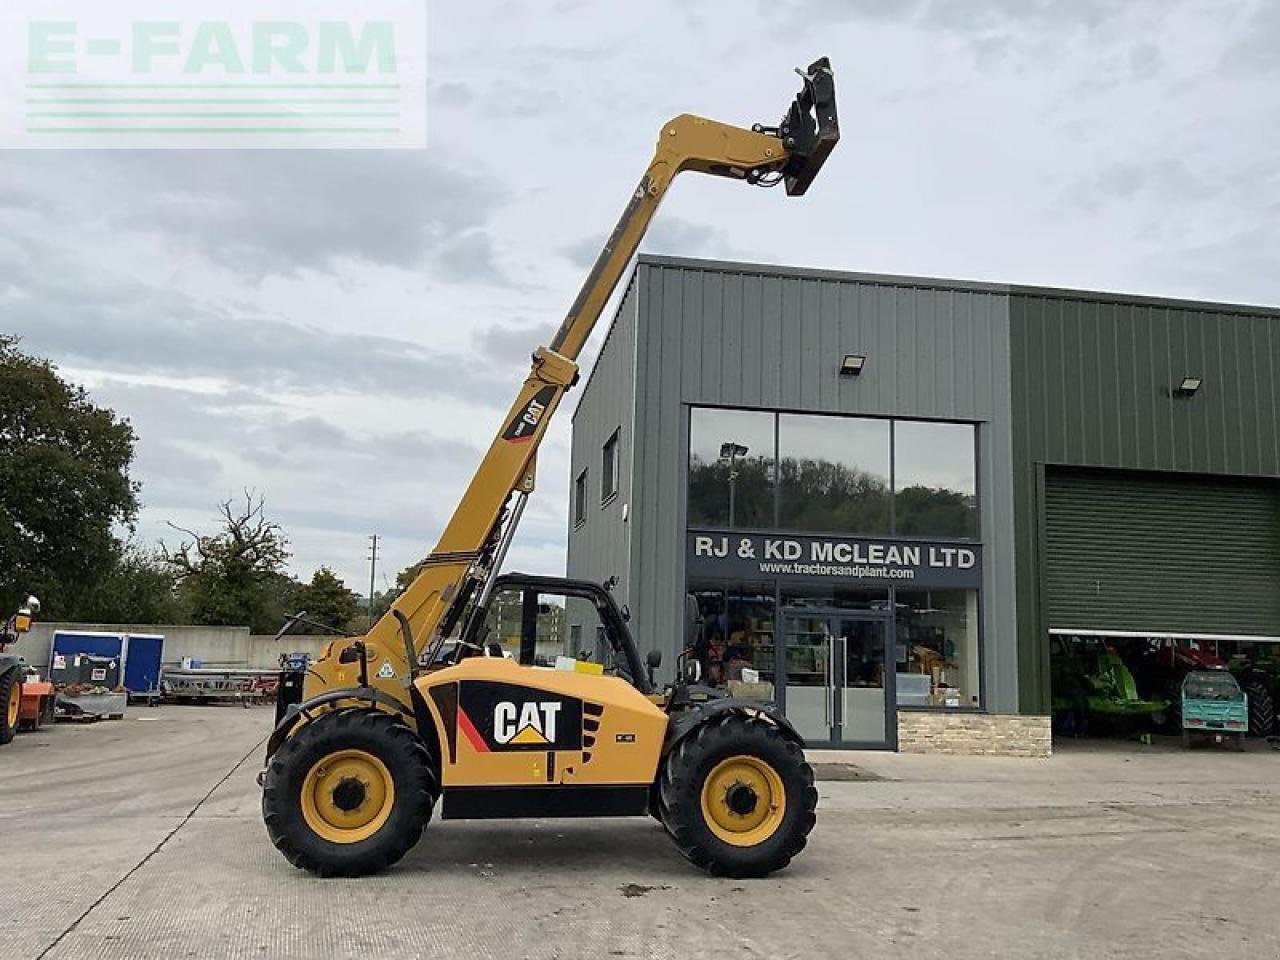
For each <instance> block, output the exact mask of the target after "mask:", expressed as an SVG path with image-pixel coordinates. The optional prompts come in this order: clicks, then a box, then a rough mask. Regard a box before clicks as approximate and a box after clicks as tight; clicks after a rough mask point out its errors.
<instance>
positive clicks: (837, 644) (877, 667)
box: [777, 611, 892, 747]
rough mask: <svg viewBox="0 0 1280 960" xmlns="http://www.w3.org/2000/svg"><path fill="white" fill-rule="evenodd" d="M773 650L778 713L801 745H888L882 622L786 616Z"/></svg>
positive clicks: (805, 614)
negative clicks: (780, 704)
mask: <svg viewBox="0 0 1280 960" xmlns="http://www.w3.org/2000/svg"><path fill="white" fill-rule="evenodd" d="M783 629H784V635H783V643H782V644H780V645H779V647H778V655H779V658H780V662H779V663H778V665H777V668H778V676H780V677H782V678H783V684H782V686H783V691H782V692H783V698H782V700H783V709H784V710H785V711H786V715H787V719H789V720H790V721H791V722H792V723H793V724H795V726H796V729H797V730H799V731H800V735H801V736H803V737H804V738H805V740H807V741H809V742H811V743H814V744H819V743H828V744H833V745H846V744H849V745H853V744H857V745H859V746H868V747H875V746H885V745H886V744H887V743H888V742H889V732H890V729H891V728H890V725H889V712H888V708H889V704H890V703H892V697H891V696H889V695H887V694H890V693H891V691H887V690H886V686H885V685H886V682H891V681H888V671H887V670H886V669H885V646H886V643H885V641H886V634H887V631H888V622H887V620H885V619H884V618H883V617H876V616H868V615H852V616H851V615H848V614H833V613H827V612H816V611H815V612H808V611H805V612H798V611H788V612H786V613H785V614H784V615H783Z"/></svg>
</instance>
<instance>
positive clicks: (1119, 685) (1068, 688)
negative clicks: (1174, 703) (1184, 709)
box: [1051, 638, 1169, 736]
mask: <svg viewBox="0 0 1280 960" xmlns="http://www.w3.org/2000/svg"><path fill="white" fill-rule="evenodd" d="M1051 666H1052V671H1053V692H1054V693H1053V721H1054V726H1055V727H1056V728H1057V729H1058V731H1059V732H1060V733H1064V734H1068V735H1071V736H1084V735H1085V734H1087V733H1089V732H1090V731H1091V730H1092V731H1093V732H1098V729H1099V728H1112V729H1114V728H1117V727H1123V726H1126V725H1127V726H1134V725H1138V724H1141V725H1143V726H1144V727H1149V726H1150V725H1151V724H1159V723H1160V722H1161V721H1162V720H1163V718H1164V715H1165V714H1166V712H1167V710H1168V707H1169V703H1168V701H1167V700H1162V699H1146V698H1144V697H1142V696H1141V695H1139V693H1138V685H1137V684H1136V683H1135V682H1134V679H1133V674H1132V673H1131V672H1130V671H1129V668H1128V666H1126V665H1125V662H1124V660H1123V659H1121V657H1120V654H1119V653H1117V652H1116V649H1115V647H1112V646H1110V645H1108V644H1104V643H1101V642H1099V641H1097V640H1086V641H1080V640H1078V639H1074V638H1071V639H1068V638H1055V640H1054V646H1053V657H1052V661H1051Z"/></svg>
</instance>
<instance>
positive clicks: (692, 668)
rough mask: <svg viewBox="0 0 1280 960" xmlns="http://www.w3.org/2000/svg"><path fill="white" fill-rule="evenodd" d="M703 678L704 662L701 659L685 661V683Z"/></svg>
mask: <svg viewBox="0 0 1280 960" xmlns="http://www.w3.org/2000/svg"><path fill="white" fill-rule="evenodd" d="M701 679H702V662H701V661H699V660H686V661H685V663H684V680H685V683H697V682H698V681H699V680H701Z"/></svg>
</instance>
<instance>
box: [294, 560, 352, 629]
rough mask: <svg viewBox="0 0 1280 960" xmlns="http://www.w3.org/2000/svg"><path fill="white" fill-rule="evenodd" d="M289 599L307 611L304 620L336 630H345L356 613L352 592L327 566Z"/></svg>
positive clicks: (300, 608)
mask: <svg viewBox="0 0 1280 960" xmlns="http://www.w3.org/2000/svg"><path fill="white" fill-rule="evenodd" d="M293 602H294V605H295V606H296V607H297V608H298V609H299V610H305V611H306V612H307V619H308V620H314V621H316V622H317V623H323V624H324V625H325V626H329V627H334V628H335V629H338V630H346V629H347V628H348V627H349V626H351V624H352V622H353V621H354V620H355V619H356V617H357V615H358V614H359V613H360V606H359V604H358V603H357V600H356V595H355V593H354V592H352V591H351V590H348V589H347V585H346V584H345V583H343V582H342V578H341V577H339V576H338V575H337V574H336V573H334V572H333V571H332V570H330V569H329V568H328V567H321V568H320V569H319V570H317V571H316V572H315V573H314V574H313V575H312V577H311V582H310V583H309V584H307V585H306V586H304V587H301V588H299V590H298V592H297V593H296V594H295V595H294V598H293Z"/></svg>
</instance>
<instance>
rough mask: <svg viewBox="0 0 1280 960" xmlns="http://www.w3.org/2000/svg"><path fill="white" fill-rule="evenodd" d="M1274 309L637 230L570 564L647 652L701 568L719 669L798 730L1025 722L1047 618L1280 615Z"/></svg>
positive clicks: (1265, 628) (681, 633) (1081, 632)
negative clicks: (645, 250) (852, 269)
mask: <svg viewBox="0 0 1280 960" xmlns="http://www.w3.org/2000/svg"><path fill="white" fill-rule="evenodd" d="M1277 318H1280V312H1278V311H1275V310H1269V309H1262V308H1254V307H1237V306H1224V305H1220V304H1203V303H1189V302H1182V301H1172V300H1162V299H1153V298H1147V297H1127V296H1120V295H1113V294H1098V293H1085V292H1079V291H1066V290H1046V289H1038V288H1027V287H1014V286H1003V285H995V284H985V283H969V282H960V281H951V280H932V279H923V278H915V277H894V276H873V275H867V274H858V273H843V272H831V271H816V270H802V269H792V268H785V267H774V266H761V265H752V264H735V263H720V262H708V261H698V260H687V259H676V258H670V257H654V256H642V257H640V259H639V262H638V264H637V266H636V269H635V271H634V273H633V275H632V277H631V278H630V283H629V286H628V288H627V290H626V293H625V296H624V299H623V300H622V302H621V305H620V307H619V309H618V312H617V314H616V316H615V317H614V319H613V323H612V326H611V329H610V330H609V333H608V336H607V339H606V341H605V343H604V346H603V348H602V351H601V354H600V357H599V359H598V361H597V363H596V366H595V368H594V370H593V371H592V373H591V375H590V377H589V379H588V380H587V383H586V385H585V387H584V388H583V390H582V394H581V398H580V400H579V403H578V407H577V410H576V412H575V413H574V419H573V453H572V481H573V497H574V502H573V504H572V507H571V511H570V522H569V574H570V575H571V576H574V577H585V578H592V579H598V580H599V579H605V578H607V577H611V576H612V577H616V578H617V580H618V586H617V588H616V590H617V593H618V595H619V598H620V600H622V601H624V602H626V603H628V604H629V606H630V608H631V611H632V616H633V619H632V625H633V628H634V630H635V632H636V635H637V641H638V643H640V645H641V646H642V648H658V649H661V650H663V652H664V657H665V669H666V671H667V673H668V675H669V674H670V670H671V668H672V666H671V665H672V664H673V662H674V660H675V657H676V655H677V653H678V652H679V650H680V648H681V647H682V646H683V644H684V640H685V636H686V632H685V620H686V597H687V596H688V595H690V594H692V595H694V596H695V597H697V598H698V601H699V604H700V605H701V609H702V627H701V630H702V633H701V635H700V637H699V638H698V640H697V647H698V649H697V650H696V651H695V654H694V656H696V657H697V658H698V659H699V660H700V661H701V662H702V663H703V666H704V668H705V670H706V671H708V672H709V673H710V674H711V677H710V679H712V680H713V681H714V682H719V683H723V684H726V685H729V686H731V687H734V688H737V689H739V690H740V691H742V692H746V693H748V694H754V695H759V696H768V697H770V698H771V699H774V700H776V701H778V702H779V704H780V705H781V706H782V707H783V708H784V709H785V710H787V712H788V716H790V717H792V719H793V720H795V721H796V722H797V723H799V724H800V725H801V726H802V731H803V732H805V733H806V736H807V737H808V738H809V739H810V740H811V741H813V742H817V743H830V744H832V745H841V744H856V745H863V746H887V747H893V746H896V745H899V744H900V742H901V741H902V739H903V737H904V736H908V733H909V734H910V736H915V735H916V733H918V731H919V729H921V725H922V724H924V725H927V724H928V723H930V722H932V721H931V720H930V718H931V717H935V716H938V715H943V714H945V715H946V716H947V717H948V718H951V719H949V720H948V723H949V724H951V725H952V726H955V725H957V724H958V725H959V726H960V727H961V728H963V727H965V726H966V724H967V725H968V726H970V727H972V729H974V730H980V731H983V732H982V733H981V734H979V736H987V735H995V734H996V733H998V732H999V726H998V724H997V725H995V726H993V719H992V718H1000V717H1009V718H1013V717H1017V716H1019V715H1022V716H1024V717H1026V716H1032V717H1045V718H1046V720H1045V724H1046V727H1047V723H1048V721H1047V716H1048V714H1049V712H1050V703H1051V696H1052V691H1051V683H1050V645H1051V638H1053V637H1055V636H1067V635H1071V636H1090V637H1103V638H1106V637H1110V638H1114V639H1115V640H1117V641H1118V640H1119V639H1121V638H1131V639H1137V638H1153V637H1166V638H1168V637H1174V638H1187V639H1188V640H1191V639H1194V638H1201V640H1203V641H1206V642H1207V641H1212V642H1218V641H1219V640H1221V641H1223V642H1227V641H1230V642H1240V643H1246V644H1247V643H1266V642H1271V641H1273V640H1276V639H1277V638H1280V510H1278V509H1277V508H1278V507H1280V496H1278V492H1277V491H1278V490H1280V488H1278V487H1277V485H1276V484H1275V480H1276V478H1280V424H1278V423H1277V413H1276V399H1277V398H1276V393H1275V390H1276V388H1275V386H1274V372H1275V371H1276V370H1277V369H1280V330H1278V329H1277ZM572 619H573V617H572V615H571V617H570V620H571V621H572ZM573 629H574V627H573V626H571V627H570V630H573ZM957 718H959V719H957Z"/></svg>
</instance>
